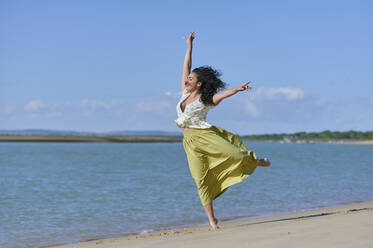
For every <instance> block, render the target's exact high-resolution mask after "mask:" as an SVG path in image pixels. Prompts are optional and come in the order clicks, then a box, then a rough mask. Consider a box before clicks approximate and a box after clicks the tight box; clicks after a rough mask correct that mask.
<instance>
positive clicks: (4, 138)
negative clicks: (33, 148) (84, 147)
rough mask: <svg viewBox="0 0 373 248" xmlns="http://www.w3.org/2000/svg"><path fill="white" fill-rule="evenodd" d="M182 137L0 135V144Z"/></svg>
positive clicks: (157, 139) (118, 140)
mask: <svg viewBox="0 0 373 248" xmlns="http://www.w3.org/2000/svg"><path fill="white" fill-rule="evenodd" d="M181 140H182V137H154V136H118V137H117V136H102V137H100V136H49V135H48V136H47V135H46V136H41V135H0V142H180V141H181Z"/></svg>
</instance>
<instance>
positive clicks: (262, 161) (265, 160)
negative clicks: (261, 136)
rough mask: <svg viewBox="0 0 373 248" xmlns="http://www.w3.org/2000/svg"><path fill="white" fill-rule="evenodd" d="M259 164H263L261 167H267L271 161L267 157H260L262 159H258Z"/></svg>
mask: <svg viewBox="0 0 373 248" xmlns="http://www.w3.org/2000/svg"><path fill="white" fill-rule="evenodd" d="M258 165H259V166H263V167H268V166H270V165H271V162H270V161H269V159H268V158H262V159H259V164H258Z"/></svg>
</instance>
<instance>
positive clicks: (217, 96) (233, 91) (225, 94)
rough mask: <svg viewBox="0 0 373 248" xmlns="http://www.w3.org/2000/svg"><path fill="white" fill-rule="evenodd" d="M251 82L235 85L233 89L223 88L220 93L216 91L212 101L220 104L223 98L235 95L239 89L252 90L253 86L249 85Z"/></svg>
mask: <svg viewBox="0 0 373 248" xmlns="http://www.w3.org/2000/svg"><path fill="white" fill-rule="evenodd" d="M249 83H251V82H250V81H249V82H247V83H244V84H243V85H240V86H237V87H234V88H231V89H227V90H223V91H222V92H219V93H216V94H215V95H214V96H213V97H212V102H213V103H214V105H215V106H216V105H218V104H219V103H220V102H221V101H222V100H223V99H225V98H227V97H230V96H233V95H234V94H236V93H237V92H239V91H244V90H251V89H252V88H251V87H250V86H247V85H248V84H249Z"/></svg>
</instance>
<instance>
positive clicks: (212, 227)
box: [209, 218, 219, 231]
mask: <svg viewBox="0 0 373 248" xmlns="http://www.w3.org/2000/svg"><path fill="white" fill-rule="evenodd" d="M218 222H219V220H218V219H216V218H214V222H213V223H211V222H210V228H209V231H213V230H217V229H219V227H218V226H217V225H218Z"/></svg>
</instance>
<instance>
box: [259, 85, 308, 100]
mask: <svg viewBox="0 0 373 248" xmlns="http://www.w3.org/2000/svg"><path fill="white" fill-rule="evenodd" d="M254 97H255V98H259V99H269V100H273V99H277V98H285V99H287V100H288V101H294V100H298V99H303V98H304V91H303V90H302V89H299V88H259V89H258V90H257V91H256V92H255V93H254Z"/></svg>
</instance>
